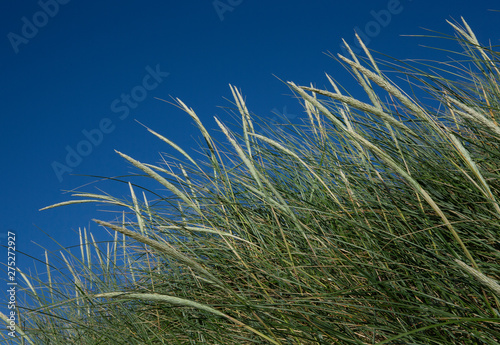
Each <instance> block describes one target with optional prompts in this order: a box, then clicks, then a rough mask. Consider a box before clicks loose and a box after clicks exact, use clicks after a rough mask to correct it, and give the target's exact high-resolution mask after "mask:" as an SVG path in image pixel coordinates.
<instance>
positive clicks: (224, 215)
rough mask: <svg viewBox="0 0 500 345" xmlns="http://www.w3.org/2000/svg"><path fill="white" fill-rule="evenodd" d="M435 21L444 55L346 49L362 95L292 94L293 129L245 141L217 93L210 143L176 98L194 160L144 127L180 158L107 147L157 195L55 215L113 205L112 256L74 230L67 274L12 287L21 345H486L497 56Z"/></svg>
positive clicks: (495, 180)
mask: <svg viewBox="0 0 500 345" xmlns="http://www.w3.org/2000/svg"><path fill="white" fill-rule="evenodd" d="M450 24H451V23H450ZM451 25H452V26H453V28H454V30H455V33H456V35H455V36H454V39H456V41H457V42H458V43H459V45H460V47H461V48H460V49H459V51H458V52H457V54H458V56H459V59H458V60H454V61H452V62H441V63H435V64H433V65H432V66H425V65H419V64H414V65H409V64H402V63H401V62H400V63H399V65H396V64H395V63H394V62H392V63H390V64H389V63H383V62H376V59H375V58H373V57H372V55H371V53H370V52H369V51H368V50H367V49H366V48H365V47H364V46H363V47H364V53H365V54H364V55H365V56H364V57H362V56H357V55H355V54H354V53H352V51H351V50H350V49H349V47H348V51H349V52H350V53H351V55H350V56H340V55H339V56H338V59H339V61H340V62H341V63H342V64H344V66H345V67H346V68H347V69H348V70H350V72H351V73H352V75H353V77H354V78H355V79H356V81H357V82H358V83H359V86H360V90H362V91H363V92H364V93H366V96H359V97H352V96H350V95H349V94H348V93H347V92H346V91H341V90H343V89H342V88H341V86H340V85H337V83H336V82H335V81H334V79H333V78H332V77H330V76H327V79H328V81H329V82H330V84H331V85H330V87H329V88H328V89H326V88H325V89H319V88H315V87H312V86H300V85H296V84H295V83H292V82H288V83H287V84H288V86H289V87H290V89H291V90H292V91H293V92H294V93H295V95H296V96H297V97H298V99H299V100H300V102H301V103H302V105H303V107H304V118H305V120H304V123H303V124H302V125H294V126H292V127H281V128H268V130H267V131H262V132H260V133H265V134H257V130H256V128H257V123H256V121H255V117H254V116H253V115H251V114H250V111H249V110H248V108H247V105H246V102H245V100H244V98H243V96H242V94H241V92H240V91H239V90H238V89H236V88H234V87H231V92H232V94H233V96H234V105H235V109H236V111H235V113H237V114H239V116H240V117H241V131H234V130H231V129H230V128H228V126H226V125H225V124H224V123H222V121H221V120H219V119H217V118H216V119H215V120H216V123H217V125H218V127H219V129H220V132H221V133H220V134H222V135H223V137H224V138H225V141H224V142H223V143H221V142H220V141H216V140H215V138H214V135H213V134H210V132H209V131H208V130H207V129H206V127H205V126H204V125H203V123H202V122H201V121H200V118H199V117H198V115H197V114H196V113H195V111H194V110H193V109H191V108H190V107H188V106H187V105H185V104H184V103H183V102H182V101H181V100H179V99H177V100H176V102H177V103H176V104H177V106H178V107H180V108H181V109H183V110H184V111H185V112H186V113H188V114H189V116H191V118H192V119H193V121H194V122H195V124H196V125H197V127H198V128H199V130H200V132H201V135H202V136H203V139H204V143H205V146H204V148H203V149H204V151H203V152H204V154H205V157H206V160H204V161H203V162H201V161H200V160H197V159H194V158H193V157H191V155H190V154H189V153H188V152H187V151H185V150H183V149H182V148H180V147H178V146H177V145H176V144H175V143H173V142H171V141H170V140H169V139H167V138H165V137H163V136H162V135H161V134H159V133H157V132H155V131H153V130H151V129H148V130H149V131H150V132H151V133H152V134H153V135H154V136H156V137H157V138H159V139H160V140H163V141H164V142H166V143H167V144H168V145H170V146H171V147H172V148H173V149H175V151H176V152H178V156H177V157H178V158H173V157H166V156H164V157H163V164H159V165H151V164H146V163H143V162H141V161H139V160H137V159H136V158H132V157H129V156H128V155H126V154H125V153H121V152H118V154H119V155H120V156H122V157H123V158H124V159H125V160H126V161H128V162H129V163H130V164H132V165H133V166H134V168H135V169H137V171H138V172H139V174H138V175H140V176H142V178H145V177H146V178H150V179H152V180H155V181H156V182H157V183H158V184H159V187H160V189H161V191H158V190H156V191H154V192H153V191H151V190H146V189H145V188H143V193H141V195H139V194H137V193H138V191H139V190H140V189H141V187H140V186H139V185H137V184H134V185H133V184H132V183H130V182H128V186H129V188H130V194H131V197H130V199H128V200H121V199H118V198H114V197H112V196H109V195H99V194H91V193H78V194H76V195H75V196H76V197H78V198H79V199H77V200H72V201H69V202H65V203H62V204H58V205H54V206H61V205H67V204H75V203H81V202H96V203H101V204H105V205H110V206H113V207H115V206H116V207H120V208H121V209H122V210H123V213H122V215H121V216H120V217H116V218H115V219H108V220H95V222H96V223H97V224H98V225H99V226H101V227H102V228H103V230H104V228H105V229H107V230H109V231H111V232H112V233H111V234H112V235H111V236H112V237H111V238H112V240H111V241H110V242H109V243H108V244H99V243H97V242H96V241H95V240H94V239H93V237H92V236H91V235H90V233H88V231H87V230H84V231H82V232H81V235H80V247H79V248H77V249H78V250H77V251H76V252H74V251H73V252H72V251H69V250H68V251H66V252H64V253H62V254H63V255H62V256H61V257H62V258H63V259H62V260H63V263H64V265H65V266H66V267H67V269H66V271H67V275H66V277H67V279H66V280H65V281H63V282H58V283H57V282H55V281H53V280H52V279H51V278H50V277H51V276H50V275H44V276H43V277H44V279H42V278H41V277H42V275H38V276H36V275H30V276H29V275H27V274H25V275H24V277H25V282H26V284H25V285H26V289H25V291H26V293H28V294H29V296H30V300H31V301H32V302H31V304H29V305H25V306H23V308H22V310H21V315H22V316H23V320H22V323H21V324H20V325H19V329H20V330H22V331H23V332H24V333H22V334H24V338H23V337H22V335H21V333H19V338H18V339H19V343H21V341H22V339H25V340H26V342H25V343H28V342H30V341H31V342H32V343H35V344H201V343H207V344H453V343H456V344H498V343H499V342H500V312H499V310H500V302H499V298H500V282H499V280H500V265H499V260H500V245H499V240H498V238H499V236H498V234H499V230H500V206H499V197H500V180H499V178H500V174H499V171H500V150H499V149H500V147H499V144H500V126H499V125H498V122H499V121H500V88H499V87H500V86H499V85H500V71H499V68H500V60H499V57H500V54H499V53H498V52H496V51H494V50H493V49H492V48H491V47H486V46H482V45H480V44H479V42H478V41H477V39H476V36H475V35H474V33H473V32H472V30H471V29H470V28H469V26H468V25H467V23H466V22H465V21H464V22H463V24H462V25H458V24H451ZM382 67H384V68H382ZM389 67H392V70H393V71H395V72H396V73H394V76H395V78H392V79H390V78H389V77H388V75H387V73H388V72H387V70H389ZM429 70H432V71H436V72H426V71H429ZM399 77H402V78H399ZM396 79H399V80H403V82H401V83H400V84H399V85H398V84H396V83H395V82H394V80H396ZM411 90H413V91H414V93H413V92H412V93H409V91H411ZM419 99H422V100H425V101H419ZM124 182H125V181H124ZM161 193H163V194H161ZM136 194H137V195H136ZM52 207H53V206H52ZM46 261H47V262H46V265H47V271H48V272H51V271H53V270H54V269H58V270H62V269H61V268H56V267H57V266H56V264H55V263H54V262H52V261H51V260H49V259H47V260H46ZM61 272H62V271H61ZM54 279H55V278H54ZM60 279H61V278H60Z"/></svg>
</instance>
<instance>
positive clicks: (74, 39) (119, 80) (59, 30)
mask: <svg viewBox="0 0 500 345" xmlns="http://www.w3.org/2000/svg"><path fill="white" fill-rule="evenodd" d="M44 4H45V5H44ZM54 4H58V5H57V7H56V6H54ZM44 8H45V9H44ZM498 9H500V6H499V4H498V2H497V1H493V0H492V1H485V0H476V1H435V0H433V1H431V0H413V1H410V0H400V1H397V0H383V1H368V0H360V1H333V0H328V1H327V0H310V1H298V0H288V1H249V0H221V1H212V0H207V1H193V0H184V1H151V0H149V1H148V0H145V1H141V2H139V1H106V2H97V1H85V2H84V1H76V0H72V1H68V0H64V1H63V0H59V2H56V1H55V0H49V1H45V0H42V1H41V2H37V1H34V0H23V1H4V3H3V5H2V11H0V35H3V36H2V37H3V38H2V39H1V40H0V72H1V74H0V75H1V78H0V104H1V105H0V106H1V108H0V109H1V112H2V113H1V117H0V118H1V124H0V150H1V157H2V159H1V161H2V162H1V179H0V190H1V193H2V197H1V199H0V202H1V204H0V215H1V218H0V219H1V221H0V244H2V245H5V244H6V237H5V235H6V233H7V231H9V230H10V231H13V232H15V233H16V235H17V236H16V249H17V250H18V251H19V252H26V253H29V254H30V255H32V256H33V257H35V258H37V259H41V260H43V250H42V249H41V248H40V247H39V246H38V245H37V244H39V245H41V246H43V247H46V248H48V249H50V250H56V249H58V246H57V245H56V244H55V243H54V242H53V241H51V240H50V239H49V238H48V236H47V235H46V234H44V232H46V233H48V234H50V236H52V237H53V238H54V239H56V240H57V241H59V242H60V243H61V244H62V245H64V246H70V245H75V244H78V237H77V235H76V234H75V231H77V230H78V228H79V227H81V228H83V227H87V228H90V231H92V232H93V233H94V234H99V233H100V232H102V229H100V228H99V227H97V226H96V225H95V224H93V223H91V221H90V220H91V219H92V218H100V219H103V220H109V219H110V218H111V217H112V215H110V214H109V213H105V212H101V211H100V210H102V209H103V208H102V207H98V206H96V205H93V204H89V205H72V206H67V207H64V208H57V209H51V210H47V211H43V212H39V211H38V210H39V209H40V208H42V207H44V206H47V205H51V204H54V203H58V202H61V201H65V200H69V199H70V196H69V194H67V193H66V194H65V193H64V191H67V190H71V189H74V188H77V187H79V186H82V185H85V184H89V183H91V184H89V185H88V186H87V187H85V188H84V189H83V190H85V191H89V192H97V189H96V188H103V189H104V191H106V192H109V193H110V194H112V195H114V196H117V197H122V196H123V197H128V195H129V190H128V187H127V186H126V185H123V184H119V183H115V184H95V183H92V182H93V181H95V180H96V179H95V178H89V177H84V176H73V175H71V174H69V173H64V174H62V175H61V174H60V176H59V177H58V176H57V174H56V173H55V171H54V168H53V164H54V162H58V163H60V164H61V165H67V163H66V162H65V160H66V156H67V154H68V151H67V149H68V148H70V150H76V149H77V148H78V147H80V149H87V150H91V151H92V152H91V153H90V154H88V155H87V156H85V157H82V160H81V162H78V164H76V163H75V162H73V165H74V167H73V168H72V169H73V170H72V173H73V174H78V175H100V176H119V175H124V174H127V173H129V172H136V170H134V169H133V168H132V167H131V166H130V165H129V164H128V163H127V162H126V161H124V160H123V159H122V158H120V157H119V156H118V155H117V154H116V153H114V151H113V150H114V149H117V150H119V151H121V152H123V153H126V154H128V155H130V156H132V157H134V158H136V159H138V160H140V161H143V162H148V163H156V162H158V160H159V155H158V152H160V151H162V152H167V153H174V152H173V150H171V149H170V148H169V147H168V146H167V145H166V144H164V143H162V142H160V141H159V140H158V139H156V138H155V137H153V136H152V135H151V134H148V133H147V131H146V130H145V129H144V128H143V127H142V126H141V125H139V124H138V123H137V122H136V121H134V119H137V120H138V121H140V122H141V123H143V124H145V125H147V126H148V127H150V128H152V129H154V130H156V131H157V132H159V133H161V134H162V135H164V136H166V137H168V138H170V139H171V140H173V141H174V142H176V143H177V144H179V145H180V146H181V147H184V148H186V149H196V148H197V144H196V142H199V141H198V140H197V139H198V138H199V137H200V135H199V133H198V131H197V130H196V128H195V126H194V125H193V123H192V121H191V119H190V118H189V116H188V115H187V114H185V113H184V112H183V111H181V110H179V109H177V108H176V107H174V106H172V105H170V104H167V103H165V102H162V101H159V100H157V99H155V97H156V98H162V99H167V100H171V99H170V96H173V97H178V98H180V99H181V100H182V101H184V102H185V103H186V104H187V105H188V106H190V107H192V108H194V110H195V111H196V112H197V114H198V115H199V116H200V118H201V120H202V121H203V122H204V123H205V125H206V127H207V128H209V129H215V128H216V124H215V121H214V120H213V116H214V115H216V116H218V117H219V118H220V119H222V120H223V122H224V121H226V122H232V119H231V118H230V117H229V115H228V114H227V113H226V112H225V111H224V110H223V109H221V108H220V107H221V106H231V103H230V102H229V101H227V100H225V99H224V98H227V99H231V92H230V89H229V87H228V84H233V85H235V86H237V87H238V88H241V90H242V92H243V94H244V95H245V96H246V99H247V103H248V107H249V108H250V110H251V111H252V112H254V113H256V114H257V115H259V116H261V117H263V118H266V119H268V120H269V121H273V117H274V114H273V111H278V112H280V113H284V112H285V113H288V116H289V117H290V118H292V119H293V121H300V118H301V117H302V116H303V114H302V109H301V107H300V105H299V103H298V102H296V101H295V100H294V99H293V98H292V97H291V96H290V94H291V92H290V91H289V89H288V88H287V87H286V86H285V85H284V84H282V83H281V82H280V81H279V80H278V79H277V78H276V77H275V76H273V74H274V75H276V76H277V77H279V78H280V79H282V80H285V81H286V80H290V81H294V82H295V83H297V84H302V85H308V84H309V83H310V82H313V83H316V85H317V86H319V87H323V86H326V85H327V84H328V81H327V79H326V78H325V75H324V73H325V72H328V73H329V74H330V75H332V76H333V77H335V78H336V79H337V80H339V81H340V82H341V83H342V84H343V85H345V86H346V87H348V88H349V89H350V91H351V92H353V93H354V94H355V93H356V90H357V86H356V85H355V84H354V83H352V81H351V79H350V76H349V74H348V73H346V72H345V71H344V70H343V68H342V67H341V66H340V65H339V64H338V63H337V62H336V61H334V60H333V59H331V58H330V57H328V56H327V55H326V54H324V53H326V52H331V53H334V54H336V53H338V52H341V49H340V43H341V38H342V37H344V38H345V39H346V40H347V41H348V42H349V43H353V42H354V34H353V33H354V29H355V28H356V27H357V28H358V31H360V32H361V33H362V34H365V36H366V37H368V38H369V42H368V46H369V48H371V49H374V50H377V51H381V52H384V53H387V54H389V55H391V56H394V57H396V58H399V59H408V58H415V59H422V58H436V57H437V58H439V57H440V56H444V55H443V53H438V52H436V51H434V50H430V49H427V48H423V47H421V46H419V45H430V46H440V45H445V44H446V46H449V45H448V43H447V42H446V41H444V40H437V39H429V38H410V37H402V36H401V35H404V34H407V35H408V34H427V33H428V32H426V31H425V30H424V29H423V28H426V29H432V30H435V31H439V32H444V33H448V34H451V33H452V30H451V28H450V27H449V26H448V25H447V24H446V22H445V20H446V19H453V18H454V19H459V18H460V16H464V17H465V19H466V20H467V21H468V22H469V24H470V25H471V26H472V28H473V29H474V30H475V32H476V34H477V36H478V38H479V39H480V41H482V42H484V43H487V42H488V40H489V39H491V43H492V44H493V45H498V44H499V36H498V23H499V22H500V20H499V19H500V12H494V11H489V10H498ZM388 10H392V11H393V12H394V13H392V14H391V17H390V18H388V17H387V16H386V17H384V16H383V15H382V17H379V20H382V24H380V23H379V22H377V18H376V17H377V13H378V14H381V13H387V11H388ZM381 11H382V12H381ZM384 11H385V12H384ZM48 12H50V13H49V14H47V13H48ZM396 12H397V13H396ZM44 13H45V14H44ZM34 22H35V23H37V25H38V27H37V26H32V25H35V24H33V23H34ZM450 47H453V48H456V46H455V45H451V46H450ZM440 54H441V55H440ZM156 69H158V70H159V71H161V73H160V75H159V76H158V75H157V76H156V78H157V79H156V80H155V79H154V78H151V77H146V76H147V75H148V74H151V72H150V71H151V70H156ZM167 73H168V76H166V74H167ZM145 78H146V79H145ZM147 78H149V79H147ZM144 82H146V85H145V86H147V87H148V88H149V90H146V89H144V88H143V86H142V85H143V84H144ZM144 90H146V93H144V92H143V91H144ZM131 92H133V93H134V92H135V98H136V101H137V100H139V101H137V102H136V101H134V99H133V98H132V99H131V100H132V102H133V103H128V104H127V103H126V101H124V100H123V99H122V94H130V93H131ZM118 107H120V108H118ZM124 107H125V108H124ZM134 107H135V108H134ZM118 109H120V110H119V111H118ZM125 109H128V110H127V111H128V112H129V113H128V116H127V117H125V116H124V115H125ZM100 126H101V127H104V128H105V129H106V130H107V131H108V133H104V134H103V136H102V142H99V143H98V144H96V145H92V146H91V147H90V148H89V147H85V146H84V144H83V143H82V141H84V140H86V136H85V134H84V131H87V133H94V139H95V140H97V141H101V140H100V138H99V136H98V135H95V133H96V131H95V129H96V128H99V127H100ZM101 129H102V128H101ZM111 129H113V130H111ZM78 145H80V146H78ZM82 145H83V146H82ZM188 151H189V150H188ZM190 152H192V151H190ZM157 187H158V189H160V188H159V186H157ZM136 192H138V190H136ZM105 238H107V237H105ZM19 252H18V255H17V265H18V267H20V268H21V269H22V270H24V271H28V270H29V269H30V267H32V265H33V263H32V262H33V260H32V259H30V258H27V257H25V256H23V255H21V253H19ZM0 255H2V257H0V262H2V263H5V262H7V254H6V251H5V249H2V250H1V251H0ZM2 290H3V288H2Z"/></svg>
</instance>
